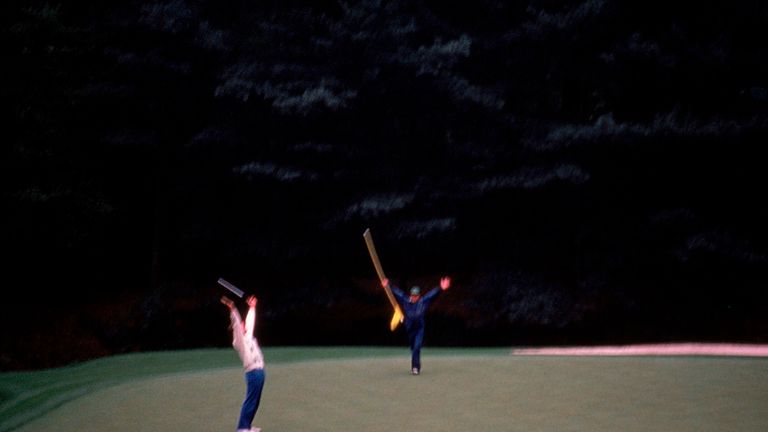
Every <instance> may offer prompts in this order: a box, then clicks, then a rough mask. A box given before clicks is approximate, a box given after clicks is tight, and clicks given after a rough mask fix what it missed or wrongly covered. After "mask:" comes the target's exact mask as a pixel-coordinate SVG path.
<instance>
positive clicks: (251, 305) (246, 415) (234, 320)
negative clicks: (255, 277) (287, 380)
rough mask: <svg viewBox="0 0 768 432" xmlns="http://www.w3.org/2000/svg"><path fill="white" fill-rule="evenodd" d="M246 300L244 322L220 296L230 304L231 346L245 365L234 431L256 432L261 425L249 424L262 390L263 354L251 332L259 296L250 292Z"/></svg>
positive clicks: (234, 307)
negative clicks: (242, 394) (254, 426)
mask: <svg viewBox="0 0 768 432" xmlns="http://www.w3.org/2000/svg"><path fill="white" fill-rule="evenodd" d="M246 301H247V303H248V313H247V314H246V315H245V322H243V321H242V320H241V318H240V313H239V312H238V310H237V307H236V306H235V303H234V302H233V301H232V300H231V299H229V298H228V297H226V296H222V297H221V302H222V303H223V304H224V305H226V306H227V307H228V308H229V319H230V328H231V329H232V346H233V347H234V348H235V350H236V351H237V354H238V355H239V356H240V360H241V361H242V362H243V367H244V368H245V385H246V391H245V399H244V400H243V406H242V408H241V409H240V418H239V420H238V423H237V432H259V431H261V429H260V428H252V427H251V423H252V422H253V418H254V416H255V415H256V411H257V410H258V409H259V403H260V402H261V391H262V389H263V388H264V356H263V355H262V353H261V348H259V342H258V341H257V340H256V335H255V333H254V330H255V326H256V303H257V302H258V300H257V299H256V297H255V296H249V297H248V298H247V299H246Z"/></svg>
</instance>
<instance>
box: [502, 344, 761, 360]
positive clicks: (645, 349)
mask: <svg viewBox="0 0 768 432" xmlns="http://www.w3.org/2000/svg"><path fill="white" fill-rule="evenodd" d="M512 355H529V356H530V355H537V356H718V357H768V345H761V344H730V343H674V344H642V345H614V346H582V347H547V348H518V349H513V350H512Z"/></svg>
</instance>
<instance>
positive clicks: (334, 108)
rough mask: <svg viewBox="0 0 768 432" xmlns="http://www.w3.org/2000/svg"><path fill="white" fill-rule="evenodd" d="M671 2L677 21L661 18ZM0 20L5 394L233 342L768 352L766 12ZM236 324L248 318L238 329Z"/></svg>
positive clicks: (225, 5) (112, 5) (294, 1)
mask: <svg viewBox="0 0 768 432" xmlns="http://www.w3.org/2000/svg"><path fill="white" fill-rule="evenodd" d="M673 3H674V2H673ZM713 3H715V2H703V3H700V4H697V5H695V6H685V7H684V6H682V5H679V6H676V5H674V4H670V2H661V1H618V0H587V1H536V0H528V1H515V2H501V1H490V0H473V1H462V2H458V1H453V2H452V1H426V0H402V1H400V0H393V1H374V0H367V1H348V2H345V1H330V0H328V1H326V0H280V1H266V0H263V1H238V0H216V1H209V0H197V1H192V0H171V1H156V2H150V1H141V0H134V1H126V0H114V1H86V0H75V1H70V2H63V3H58V2H42V1H36V0H24V1H21V0H8V1H4V2H3V4H2V6H0V22H1V23H2V26H0V32H2V34H1V36H0V44H1V45H0V48H1V49H0V52H2V54H1V55H2V58H3V61H2V63H3V66H2V68H0V77H1V78H2V79H0V98H2V104H0V107H1V109H2V113H1V114H2V118H3V120H4V121H3V124H4V125H5V126H4V127H3V128H2V142H3V145H2V157H1V162H0V164H2V165H1V166H0V172H2V186H0V187H1V189H0V193H1V196H2V202H3V209H4V210H3V212H2V221H3V223H2V224H1V225H0V230H2V231H1V232H0V244H2V247H3V250H4V252H5V253H4V256H5V258H3V261H2V262H3V272H2V273H3V279H2V280H3V292H4V299H3V301H2V303H1V304H2V305H1V306H0V313H1V317H0V325H2V326H3V328H4V331H3V332H2V336H1V337H2V349H0V369H20V368H21V369H24V368H38V367H47V366H54V365H61V364H66V363H70V362H73V361H80V360H84V359H88V358H93V357H97V356H103V355H110V354H116V353H124V352H132V351H146V350H158V349H184V348H196V347H211V346H226V345H227V343H228V334H227V331H226V326H227V324H228V320H227V317H226V315H227V313H226V309H225V308H224V307H223V306H221V305H220V304H218V298H219V296H220V295H222V294H225V293H226V291H224V290H223V289H222V288H221V287H220V286H218V285H217V284H216V280H217V279H218V278H219V277H223V278H225V279H227V280H229V281H230V282H232V283H234V284H235V285H237V286H239V287H240V288H242V289H244V290H246V291H249V292H253V293H256V295H258V296H259V299H260V303H259V310H260V313H261V315H260V328H259V336H260V341H261V342H262V344H264V345H272V346H274V345H286V344H311V345H315V344H322V345H327V344H340V345H405V343H406V339H405V336H404V334H402V333H399V332H396V333H390V332H389V329H388V322H389V317H390V314H391V308H390V306H389V303H388V302H387V299H386V297H385V295H384V293H383V291H382V289H381V287H380V286H379V285H378V281H377V279H376V273H375V272H374V269H373V266H372V265H371V262H370V259H369V257H368V255H367V251H366V248H365V244H364V242H363V238H362V233H363V231H364V230H365V229H366V228H370V229H371V231H372V233H373V237H374V239H375V241H376V244H377V247H378V249H379V251H378V252H379V255H380V257H381V259H382V261H383V265H384V270H385V271H386V272H387V274H388V276H389V277H390V278H391V279H392V280H393V282H395V283H396V284H399V285H402V286H404V287H408V286H410V285H421V286H422V287H431V286H434V285H436V284H437V283H438V280H439V277H440V276H442V275H451V276H452V277H453V279H454V284H453V286H452V288H451V289H450V290H449V291H447V292H446V293H445V294H444V295H443V296H442V297H441V298H440V299H438V300H437V301H436V303H435V305H434V307H433V308H432V309H431V310H430V313H429V317H428V323H427V338H426V344H427V346H430V345H431V346H438V345H454V346H470V345H471V346H478V345H480V346H483V345H504V346H509V345H544V344H565V345H567V344H577V343H579V344H581V343H596V344H601V343H630V342H645V341H654V342H664V341H689V340H702V341H745V342H746V341H751V342H767V341H768V293H766V288H767V287H768V274H767V273H766V270H767V269H768V266H767V264H768V228H767V227H766V223H767V221H768V206H766V196H767V194H766V192H765V189H766V188H765V184H768V179H766V176H767V175H766V172H767V171H766V162H765V159H764V157H763V154H764V153H765V151H764V150H765V147H766V145H767V143H768V141H767V140H766V139H767V138H768V49H766V41H768V5H766V4H764V3H763V2H759V1H737V2H726V3H725V4H713ZM241 306H242V305H241Z"/></svg>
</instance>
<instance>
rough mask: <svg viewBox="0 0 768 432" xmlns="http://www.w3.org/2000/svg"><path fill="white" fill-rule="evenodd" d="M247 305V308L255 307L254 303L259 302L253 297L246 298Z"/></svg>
mask: <svg viewBox="0 0 768 432" xmlns="http://www.w3.org/2000/svg"><path fill="white" fill-rule="evenodd" d="M246 302H247V303H248V307H252V308H253V307H256V303H258V302H259V299H257V298H256V296H255V295H251V296H248V299H247V300H246Z"/></svg>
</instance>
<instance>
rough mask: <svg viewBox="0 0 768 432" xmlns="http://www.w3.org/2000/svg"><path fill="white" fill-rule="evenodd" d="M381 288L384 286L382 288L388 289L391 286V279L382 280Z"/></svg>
mask: <svg viewBox="0 0 768 432" xmlns="http://www.w3.org/2000/svg"><path fill="white" fill-rule="evenodd" d="M381 286H382V288H386V287H387V286H389V279H387V278H384V279H382V280H381Z"/></svg>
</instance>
